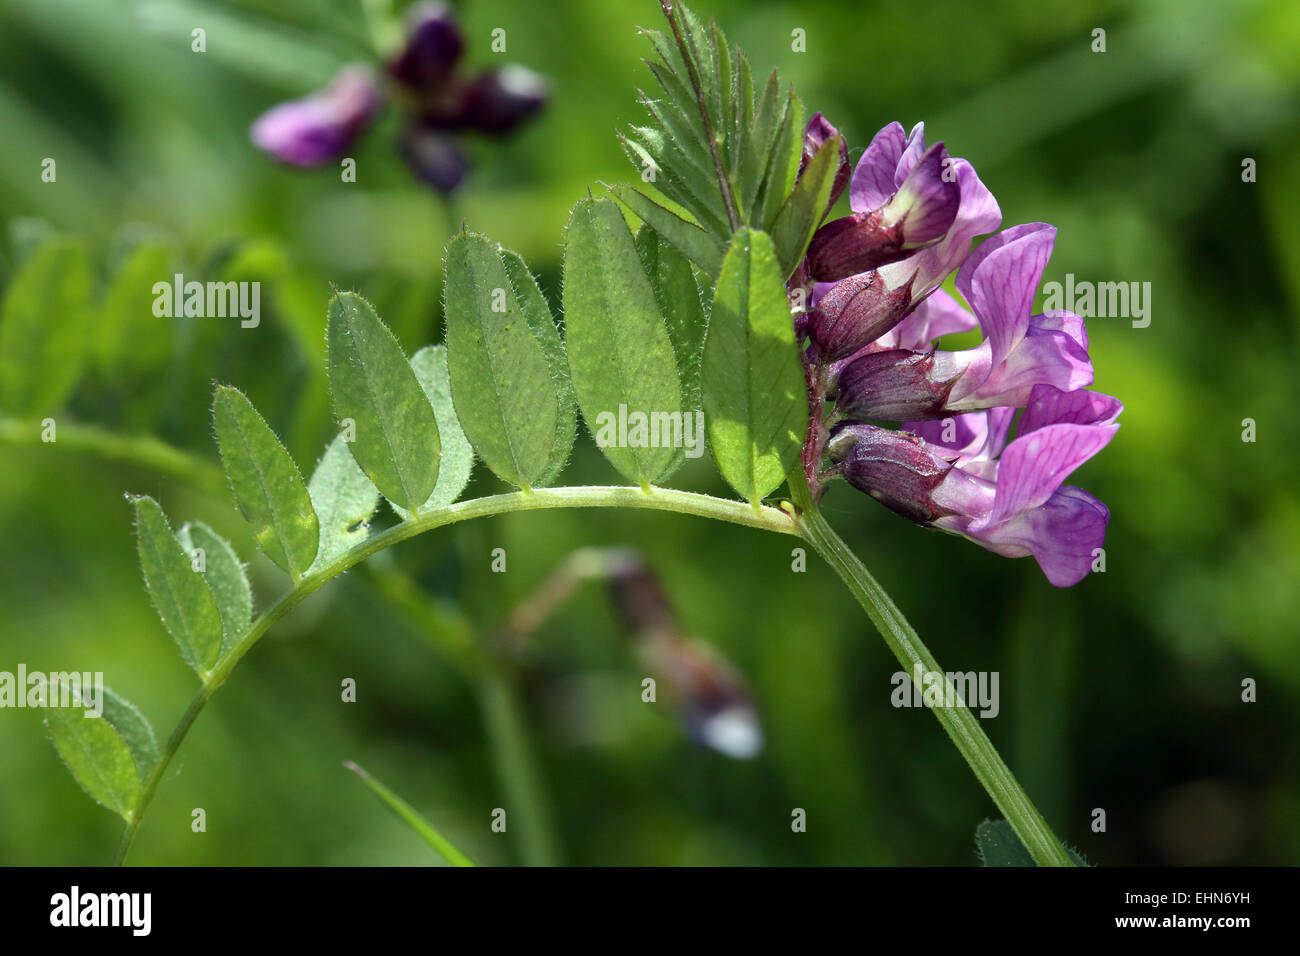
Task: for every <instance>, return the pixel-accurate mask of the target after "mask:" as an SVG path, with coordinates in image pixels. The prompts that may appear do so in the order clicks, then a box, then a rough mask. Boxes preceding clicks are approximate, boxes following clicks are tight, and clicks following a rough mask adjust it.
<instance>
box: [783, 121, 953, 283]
mask: <svg viewBox="0 0 1300 956" xmlns="http://www.w3.org/2000/svg"><path fill="white" fill-rule="evenodd" d="M947 161H948V152H947V150H945V149H944V148H943V144H942V143H935V144H934V145H933V146H931V147H930V148H929V149H928V150H926V152H925V155H924V156H922V157H921V158H920V159H919V160H918V161H917V163H916V166H915V167H913V169H912V171H911V172H910V173H908V175H907V178H906V179H905V180H904V181H903V185H902V186H900V187H899V188H898V191H897V192H896V193H894V195H893V196H892V197H891V198H890V199H889V201H888V202H886V203H885V204H884V205H882V206H880V207H879V208H877V209H872V210H868V211H865V212H856V213H854V214H853V215H851V216H844V217H843V218H841V219H836V220H833V221H832V222H828V223H827V224H826V225H824V226H822V227H821V229H819V230H817V234H816V235H814V236H813V240H812V243H811V244H810V245H809V247H808V272H809V274H810V275H811V277H812V278H813V279H815V280H816V281H818V282H834V281H836V280H837V279H843V278H846V277H847V276H851V275H856V274H858V273H860V272H866V271H867V270H869V269H876V268H878V267H880V266H883V265H888V264H889V263H892V262H898V261H899V260H901V259H905V258H907V257H908V256H909V255H911V254H912V253H913V252H915V251H916V250H918V249H922V248H924V247H926V246H928V245H932V244H933V243H935V242H938V241H939V240H940V239H942V238H943V236H944V234H945V233H947V231H948V228H949V227H950V226H951V225H952V223H953V220H954V219H955V218H956V216H957V209H958V206H959V205H960V204H961V189H960V187H959V186H958V185H957V181H956V178H955V177H953V176H951V175H950V174H949V172H948V170H947Z"/></svg>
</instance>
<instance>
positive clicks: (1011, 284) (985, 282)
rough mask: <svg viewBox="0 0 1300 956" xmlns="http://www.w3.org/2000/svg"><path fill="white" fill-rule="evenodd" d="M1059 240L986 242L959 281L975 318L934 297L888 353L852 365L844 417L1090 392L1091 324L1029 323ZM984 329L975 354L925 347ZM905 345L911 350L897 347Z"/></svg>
mask: <svg viewBox="0 0 1300 956" xmlns="http://www.w3.org/2000/svg"><path fill="white" fill-rule="evenodd" d="M1055 237H1056V230H1055V229H1054V228H1053V227H1051V226H1048V225H1046V224H1043V223H1029V224H1027V225H1023V226H1014V227H1012V228H1010V229H1005V230H1003V231H1002V232H1000V233H998V234H997V235H996V236H993V237H992V238H990V239H987V240H986V241H985V242H983V243H982V244H981V245H980V246H979V248H978V249H976V250H975V252H974V253H973V254H971V256H970V258H968V259H967V260H966V262H965V264H963V265H962V267H961V269H960V270H959V271H958V273H957V288H958V289H959V290H960V291H961V293H962V295H963V297H964V298H965V299H966V300H967V301H968V302H969V303H970V304H971V307H972V309H973V310H974V316H970V314H969V313H966V312H965V310H963V309H962V308H961V306H959V305H958V304H957V303H956V302H955V301H954V300H953V299H952V297H951V296H949V295H948V294H947V293H945V292H942V291H937V292H935V293H934V294H933V295H932V296H931V297H930V298H928V299H926V300H925V302H923V303H922V304H921V305H920V306H919V307H917V309H916V310H915V312H913V313H912V315H911V316H909V317H908V319H907V321H906V322H904V323H902V324H900V325H899V326H898V327H897V328H896V329H894V330H892V335H886V336H883V337H882V339H881V340H880V341H879V342H878V343H877V344H876V346H875V348H876V349H881V351H874V350H873V351H872V352H871V353H870V354H867V355H864V356H862V357H860V358H856V359H854V360H853V361H851V362H850V363H849V364H848V365H847V367H846V368H845V369H844V370H843V372H842V374H840V375H839V390H840V391H839V404H838V405H837V412H838V414H839V415H840V417H842V418H853V419H890V420H895V421H897V420H906V419H922V418H945V417H948V416H950V415H953V414H955V413H959V412H966V411H973V410H977V409H983V408H994V407H997V406H1000V405H1010V406H1020V405H1023V404H1024V403H1025V402H1026V401H1027V400H1028V398H1029V394H1030V391H1031V389H1033V388H1034V387H1035V386H1037V385H1053V386H1056V387H1057V388H1060V389H1063V390H1065V391H1070V390H1073V389H1077V388H1083V387H1084V386H1087V385H1090V384H1091V383H1092V378H1093V372H1092V363H1091V361H1090V360H1089V358H1088V339H1087V333H1086V331H1085V329H1084V326H1083V320H1082V319H1080V318H1079V317H1078V316H1076V315H1074V314H1072V313H1059V314H1054V315H1052V316H1046V315H1030V313H1031V311H1032V305H1033V300H1034V293H1035V291H1036V290H1037V288H1038V281H1039V279H1040V278H1041V277H1042V274H1043V269H1044V267H1045V266H1046V264H1047V259H1048V257H1049V256H1050V255H1051V251H1052V244H1053V242H1054V241H1055ZM833 294H834V293H833V292H832V294H831V295H833ZM831 295H828V296H827V298H830V297H831ZM976 322H978V324H979V327H980V328H981V329H982V330H983V331H984V334H985V339H984V341H983V342H982V343H981V344H980V345H979V346H977V347H976V348H973V349H968V350H966V351H963V352H941V351H940V352H936V351H933V342H932V341H931V340H927V339H926V336H934V335H936V333H937V334H938V335H942V334H945V333H946V332H947V331H949V330H958V329H967V328H973V327H974V326H975V324H976ZM904 340H906V347H905V348H901V349H891V348H890V346H893V345H896V344H897V345H902V344H904ZM908 349H916V350H925V351H909V350H908Z"/></svg>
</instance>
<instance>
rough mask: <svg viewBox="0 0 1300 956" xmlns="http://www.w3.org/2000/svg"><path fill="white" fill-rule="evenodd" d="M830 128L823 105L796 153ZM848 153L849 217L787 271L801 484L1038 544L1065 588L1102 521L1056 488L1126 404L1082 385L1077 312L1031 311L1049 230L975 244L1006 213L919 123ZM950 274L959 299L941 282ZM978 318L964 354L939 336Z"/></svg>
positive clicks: (993, 543) (1011, 542)
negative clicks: (804, 407)
mask: <svg viewBox="0 0 1300 956" xmlns="http://www.w3.org/2000/svg"><path fill="white" fill-rule="evenodd" d="M833 135H835V130H834V127H832V126H831V125H830V124H829V123H827V122H826V120H825V119H824V118H823V117H822V116H821V114H817V115H816V116H814V117H813V119H812V121H811V122H810V123H809V124H808V129H807V131H806V133H805V152H807V151H808V149H814V150H815V149H816V147H817V145H819V144H820V143H822V142H825V141H826V140H827V139H829V138H830V137H831V136H833ZM848 165H849V164H848V158H847V154H841V166H842V169H841V173H842V175H841V176H840V177H839V178H838V179H837V180H836V194H835V195H836V196H838V194H839V192H841V191H842V190H843V188H844V186H845V185H846V184H847V185H848V188H849V204H850V208H851V209H852V215H849V216H845V217H843V218H841V219H836V220H834V221H832V222H829V223H826V224H825V225H823V226H822V227H821V228H820V229H819V230H818V231H817V233H816V235H814V237H813V240H812V243H811V244H810V246H809V248H808V254H807V256H806V257H805V259H804V262H803V263H802V264H801V266H800V268H799V269H798V270H797V271H796V273H795V276H794V277H793V278H792V279H791V288H790V292H791V299H792V304H793V306H794V307H795V310H796V317H795V326H796V330H797V332H798V334H799V336H800V338H801V340H802V341H804V342H806V347H805V348H804V350H803V357H804V364H805V372H806V374H807V378H808V386H809V402H810V408H811V412H812V415H811V424H810V426H809V434H808V438H807V441H806V443H805V446H804V457H803V464H804V469H805V472H806V474H807V478H808V481H809V485H810V487H811V488H812V489H813V492H814V494H816V495H820V494H821V492H822V490H823V483H824V482H825V481H827V480H829V479H833V478H843V479H846V480H847V481H848V482H849V483H850V484H851V485H853V486H854V487H855V488H858V489H860V490H862V491H864V492H866V493H867V494H869V495H870V496H871V497H873V498H875V499H876V500H878V501H880V502H881V503H882V504H884V505H885V506H886V507H888V508H890V509H892V510H893V511H895V512H897V513H899V514H901V515H903V516H904V517H907V518H910V519H911V520H913V521H916V522H918V523H921V524H925V525H928V526H930V527H934V528H939V529H941V530H943V531H948V532H951V533H954V534H959V535H963V536H965V537H967V538H969V539H970V540H972V541H974V542H975V543H977V544H979V545H981V546H982V547H984V548H987V549H988V550H990V551H993V552H995V553H997V554H1001V555H1005V556H1007V557H1024V556H1026V555H1031V554H1032V555H1033V556H1034V558H1035V559H1036V560H1037V561H1038V564H1039V566H1040V567H1041V568H1042V569H1043V573H1044V574H1045V575H1046V576H1047V579H1048V580H1049V581H1050V582H1051V583H1052V584H1054V585H1057V586H1058V587H1065V586H1069V585H1072V584H1076V583H1077V582H1079V581H1080V580H1082V578H1083V577H1084V576H1086V575H1087V573H1088V571H1089V570H1090V568H1091V567H1092V565H1093V561H1094V558H1095V556H1096V554H1097V549H1099V548H1100V547H1101V544H1102V541H1103V539H1104V536H1105V531H1106V524H1107V521H1108V520H1109V516H1110V515H1109V512H1108V511H1107V509H1106V506H1105V505H1104V504H1102V503H1101V502H1100V501H1098V500H1097V499H1096V498H1094V497H1092V496H1091V495H1089V494H1088V493H1087V492H1085V491H1082V490H1081V489H1079V488H1074V487H1072V486H1069V485H1065V484H1063V482H1064V481H1065V479H1066V478H1067V477H1068V476H1069V475H1070V473H1071V472H1073V471H1074V470H1075V469H1076V468H1078V467H1079V466H1080V465H1082V464H1083V463H1084V462H1085V461H1087V460H1088V459H1089V458H1091V457H1092V456H1093V455H1095V454H1097V452H1099V451H1100V450H1101V449H1102V448H1103V447H1105V445H1106V444H1107V443H1108V442H1109V441H1110V439H1111V438H1112V437H1113V436H1114V434H1115V432H1116V430H1117V429H1118V428H1119V426H1118V425H1117V424H1116V423H1115V420H1116V418H1117V417H1118V415H1119V413H1120V411H1121V409H1122V406H1121V405H1120V403H1119V402H1118V401H1116V400H1115V399H1113V398H1111V397H1110V396H1108V395H1102V394H1100V393H1098V392H1092V391H1088V390H1087V389H1086V386H1088V385H1090V384H1091V383H1092V380H1093V371H1092V363H1091V361H1090V359H1089V357H1088V337H1087V332H1086V330H1085V329H1084V323H1083V320H1082V319H1081V318H1079V317H1078V316H1077V315H1074V314H1072V313H1053V314H1050V315H1033V314H1031V313H1032V311H1033V301H1034V294H1035V292H1036V291H1037V289H1038V283H1039V280H1040V278H1041V277H1042V274H1043V270H1044V268H1045V267H1046V265H1047V260H1048V257H1049V256H1050V255H1051V252H1052V246H1053V243H1054V241H1055V238H1056V230H1055V229H1054V228H1053V227H1052V226H1049V225H1046V224H1044V223H1028V224H1025V225H1019V226H1012V227H1010V228H1008V229H1004V230H1002V231H1001V232H996V234H994V235H991V236H990V237H989V238H987V239H985V240H984V241H983V242H981V243H980V244H979V245H978V246H976V247H975V248H974V250H973V251H972V248H971V243H972V241H973V240H974V239H976V238H977V237H979V236H984V235H989V234H990V233H994V232H995V230H997V229H998V227H999V226H1000V225H1001V223H1002V213H1001V210H1000V209H999V208H998V204H997V202H996V200H995V199H994V198H993V195H992V194H991V193H990V192H989V190H988V189H987V188H985V186H984V184H983V183H981V182H980V180H979V177H978V176H977V175H976V174H975V170H974V168H973V167H972V166H971V165H970V163H968V162H966V161H965V160H963V159H957V158H953V157H950V156H949V155H948V153H947V151H946V150H945V149H944V146H943V144H942V143H936V144H934V145H933V146H931V147H929V148H928V149H927V148H926V145H925V138H924V128H923V126H922V125H921V124H918V125H917V126H916V128H915V129H913V130H912V132H911V134H910V135H905V134H904V131H903V127H902V126H900V125H899V124H898V123H891V124H890V125H889V126H886V127H885V128H884V129H882V130H881V131H880V132H879V133H877V134H876V137H875V139H873V140H872V142H871V145H870V146H869V147H868V148H867V151H866V152H865V153H864V154H863V156H862V158H861V160H860V161H859V162H858V165H857V167H856V169H854V171H853V174H852V178H851V180H850V179H849V177H848V174H847V170H848ZM832 201H834V197H833V198H832ZM953 272H956V286H957V290H958V292H959V293H960V294H961V297H962V299H964V300H965V307H964V306H963V305H962V304H961V303H960V302H958V301H957V299H955V298H954V297H953V296H951V295H949V294H948V293H947V292H945V291H943V290H942V289H941V288H940V286H941V285H942V284H943V282H944V280H945V279H946V278H947V276H949V275H950V274H951V273H953ZM803 302H806V303H807V305H808V306H809V307H808V308H806V309H802V310H801V309H800V308H799V306H800V304H801V303H803ZM976 329H978V330H979V331H980V332H981V333H982V335H983V341H981V342H980V344H979V345H978V346H976V347H975V348H971V349H965V350H961V351H945V350H942V349H940V348H939V347H938V345H939V341H940V340H941V339H942V338H943V337H944V336H945V335H949V334H952V333H957V332H970V331H973V330H976ZM1021 409H1023V411H1020V410H1021ZM1017 412H1019V420H1018V421H1016V415H1017ZM882 423H884V424H882ZM888 424H896V425H897V427H894V428H891V427H886V425H888ZM1013 424H1014V425H1015V430H1016V435H1015V438H1014V439H1012V440H1008V439H1009V437H1010V434H1011V430H1012V426H1013Z"/></svg>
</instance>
